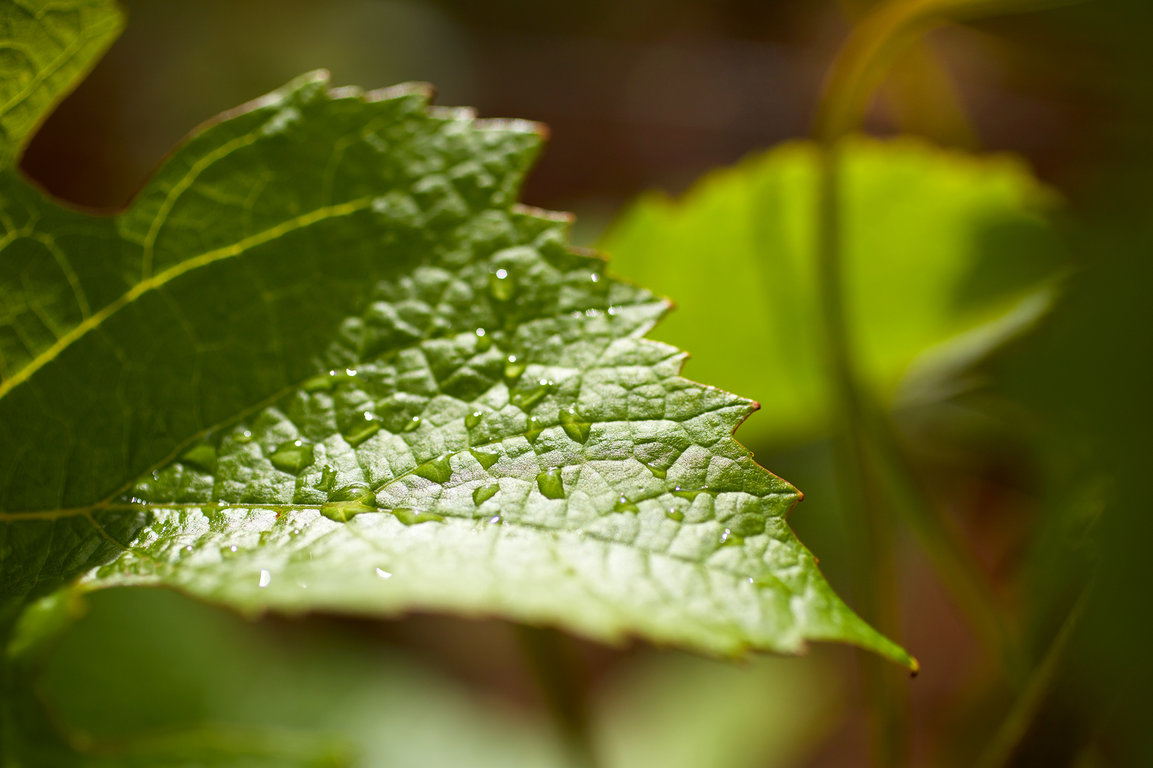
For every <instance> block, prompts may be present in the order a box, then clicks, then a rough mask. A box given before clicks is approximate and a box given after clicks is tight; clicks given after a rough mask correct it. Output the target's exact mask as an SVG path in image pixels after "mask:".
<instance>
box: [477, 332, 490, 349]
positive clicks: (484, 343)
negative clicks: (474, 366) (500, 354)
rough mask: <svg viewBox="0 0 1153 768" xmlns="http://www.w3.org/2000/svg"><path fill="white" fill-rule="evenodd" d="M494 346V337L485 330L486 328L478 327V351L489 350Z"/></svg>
mask: <svg viewBox="0 0 1153 768" xmlns="http://www.w3.org/2000/svg"><path fill="white" fill-rule="evenodd" d="M491 347H492V337H491V336H489V335H488V333H487V332H486V331H485V330H484V328H477V329H476V351H477V352H487V351H488V350H489V349H490V348H491Z"/></svg>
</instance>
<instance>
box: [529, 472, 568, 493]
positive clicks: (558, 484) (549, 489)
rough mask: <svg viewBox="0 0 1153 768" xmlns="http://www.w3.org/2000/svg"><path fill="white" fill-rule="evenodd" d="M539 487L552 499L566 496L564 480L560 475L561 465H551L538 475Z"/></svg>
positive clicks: (537, 482)
mask: <svg viewBox="0 0 1153 768" xmlns="http://www.w3.org/2000/svg"><path fill="white" fill-rule="evenodd" d="M536 484H537V487H538V488H540V492H541V493H543V494H544V495H545V496H547V497H548V498H550V499H563V498H564V481H563V480H562V479H561V476H560V467H550V468H549V469H546V470H545V471H544V472H541V473H540V474H539V475H537V476H536Z"/></svg>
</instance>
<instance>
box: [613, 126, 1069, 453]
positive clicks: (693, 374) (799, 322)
mask: <svg viewBox="0 0 1153 768" xmlns="http://www.w3.org/2000/svg"><path fill="white" fill-rule="evenodd" d="M843 157H844V163H845V167H844V170H843V195H842V200H841V207H842V217H843V230H842V233H841V239H842V242H843V247H844V252H845V283H846V285H847V286H848V287H847V296H846V302H847V313H848V322H849V324H850V327H851V333H852V335H853V342H854V351H855V352H856V354H857V361H856V362H857V366H858V369H859V371H860V373H861V376H862V377H863V379H864V382H863V386H864V387H865V389H867V390H869V391H870V392H871V394H873V395H874V396H875V397H877V398H878V399H879V400H880V401H881V402H892V400H893V397H894V395H895V393H896V390H897V386H898V384H899V382H900V381H901V379H902V377H903V375H904V374H905V373H906V372H907V371H908V369H909V368H910V366H911V365H912V364H913V363H914V362H915V361H916V360H918V358H920V357H921V356H922V355H924V354H925V353H926V352H927V351H929V350H931V349H933V348H934V347H938V346H939V345H942V344H944V343H946V342H950V341H952V342H954V345H955V349H954V351H953V356H956V355H957V354H962V353H963V354H964V355H965V356H966V357H974V356H979V355H980V354H981V353H982V352H984V351H987V350H988V349H989V348H990V347H991V346H992V345H993V344H994V343H995V341H996V340H997V339H999V338H1001V337H1003V336H1004V335H1005V334H1006V333H1008V332H1010V330H1011V328H1010V327H1009V326H1011V325H1013V324H1016V325H1017V326H1021V325H1024V324H1026V323H1028V322H1030V321H1032V320H1035V319H1036V317H1037V316H1038V314H1039V313H1040V312H1041V311H1042V310H1043V308H1044V307H1045V306H1046V304H1047V303H1048V297H1047V296H1046V295H1045V294H1046V293H1047V289H1046V282H1048V281H1051V280H1052V278H1053V277H1054V276H1055V275H1056V274H1057V271H1058V269H1059V267H1060V265H1061V263H1062V259H1061V245H1060V243H1059V241H1058V240H1057V237H1056V235H1055V233H1054V232H1053V231H1052V227H1051V225H1050V224H1049V222H1048V221H1047V214H1048V212H1049V209H1050V208H1051V207H1052V206H1051V203H1052V202H1053V201H1052V199H1051V198H1052V196H1051V195H1050V194H1049V193H1048V192H1047V191H1046V190H1044V189H1043V188H1042V187H1041V186H1040V185H1039V184H1037V183H1036V182H1035V181H1034V180H1033V179H1032V178H1031V177H1030V175H1029V174H1028V172H1027V171H1026V170H1025V169H1024V168H1022V167H1021V166H1020V164H1019V163H1018V162H1016V161H1014V160H1013V159H1011V158H1007V157H1001V158H980V159H978V158H974V157H970V156H966V155H963V154H960V153H957V152H943V151H941V150H937V149H934V148H931V147H929V146H926V145H924V144H922V143H920V142H916V141H912V140H909V139H903V140H890V141H886V142H877V141H872V140H866V139H858V140H856V141H854V142H853V143H851V144H850V145H849V146H848V147H847V148H846V149H845V150H844V155H843ZM819 162H820V161H819V158H818V151H817V148H816V147H815V146H814V145H811V144H800V143H797V144H790V145H785V146H782V147H779V148H777V149H773V150H770V151H769V152H767V153H765V154H762V155H757V156H753V157H750V158H748V159H747V160H745V161H743V162H742V163H741V164H740V165H738V166H735V167H734V168H731V169H727V170H724V171H714V172H713V173H711V174H710V175H709V176H707V177H705V179H703V180H702V181H701V182H699V183H698V184H697V185H695V186H694V187H693V188H692V189H690V190H689V192H688V193H687V194H686V195H685V197H684V198H683V199H682V200H680V201H678V202H673V201H671V200H669V199H668V198H667V197H665V196H662V195H660V194H659V193H654V194H652V195H649V196H648V197H647V198H643V199H642V200H641V202H639V203H637V204H636V205H635V206H633V207H632V208H630V209H629V210H628V211H626V212H625V213H624V214H623V215H622V217H621V218H620V219H619V220H618V221H617V222H616V223H615V224H614V226H613V228H612V229H611V230H610V231H609V232H608V234H607V235H606V236H605V237H604V238H603V239H602V240H601V242H600V246H601V248H602V249H603V250H604V251H605V252H606V253H607V254H608V255H609V257H610V258H611V259H612V264H613V267H614V269H615V270H616V271H617V272H618V273H619V274H621V275H623V276H625V277H627V278H630V279H632V280H633V281H635V282H636V283H637V284H639V285H646V286H649V287H650V289H651V290H654V291H656V292H657V293H662V294H664V295H667V296H672V297H679V304H678V309H679V311H677V312H675V313H673V315H671V316H670V317H669V318H668V319H667V320H666V321H665V322H663V323H662V324H661V325H660V326H658V327H657V328H656V329H655V330H654V331H653V333H652V336H653V337H654V338H658V339H661V340H663V341H667V342H669V343H671V344H675V345H677V346H678V347H680V348H681V349H686V350H689V351H690V353H691V355H692V357H691V358H690V360H689V362H688V364H687V365H686V366H685V375H686V376H688V377H689V378H692V379H695V380H697V381H707V382H710V383H712V384H714V385H716V386H720V387H722V388H724V389H728V390H729V391H732V392H740V393H744V394H745V396H746V397H752V398H753V399H755V400H757V401H758V402H760V404H761V412H760V413H758V414H755V415H754V416H752V417H750V419H749V421H748V422H747V423H746V424H744V425H743V426H742V427H741V431H740V438H741V439H742V440H744V441H745V442H746V443H747V444H750V445H755V446H757V447H776V448H781V447H788V446H795V445H797V444H799V443H804V442H807V441H809V440H813V439H815V438H819V437H822V436H825V435H827V434H828V433H829V430H830V426H831V425H830V419H831V415H830V413H829V409H830V404H831V398H832V395H831V392H830V387H831V383H830V381H829V375H828V367H827V364H826V361H825V360H824V357H823V352H822V347H821V343H820V324H821V321H820V311H819V305H818V302H817V288H816V251H815V243H814V239H813V238H814V235H815V233H816V230H817V223H816V220H815V215H816V212H817V204H816V187H817V174H818V168H819ZM736 276H741V279H737V280H734V278H735V277H736ZM993 326H999V331H1000V332H999V333H994V332H992V327H993ZM962 334H968V337H967V338H965V339H960V338H959V337H960V336H962ZM935 351H936V353H937V357H938V361H939V364H940V362H941V361H943V360H945V359H948V358H949V357H950V354H949V352H948V351H946V350H940V349H937V350H935ZM951 372H952V371H950V373H951Z"/></svg>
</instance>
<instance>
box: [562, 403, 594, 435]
mask: <svg viewBox="0 0 1153 768" xmlns="http://www.w3.org/2000/svg"><path fill="white" fill-rule="evenodd" d="M557 420H558V421H559V422H560V425H561V428H562V429H564V432H565V434H566V435H568V436H569V439H571V440H575V441H576V442H578V443H585V442H588V439H589V433H590V432H591V431H592V424H590V423H589V422H587V421H585V420H584V419H583V418H582V417H581V416H580V414H578V413H577V411H576V409H575V408H565V409H562V410H561V411H560V413H558V414H557Z"/></svg>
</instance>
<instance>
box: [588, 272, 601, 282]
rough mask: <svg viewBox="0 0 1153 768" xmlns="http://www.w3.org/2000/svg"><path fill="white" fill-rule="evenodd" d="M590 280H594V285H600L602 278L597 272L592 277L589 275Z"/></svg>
mask: <svg viewBox="0 0 1153 768" xmlns="http://www.w3.org/2000/svg"><path fill="white" fill-rule="evenodd" d="M589 280H592V281H593V282H594V283H599V282H600V281H601V276H600V275H598V274H597V273H596V272H593V273H592V274H591V275H589Z"/></svg>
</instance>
